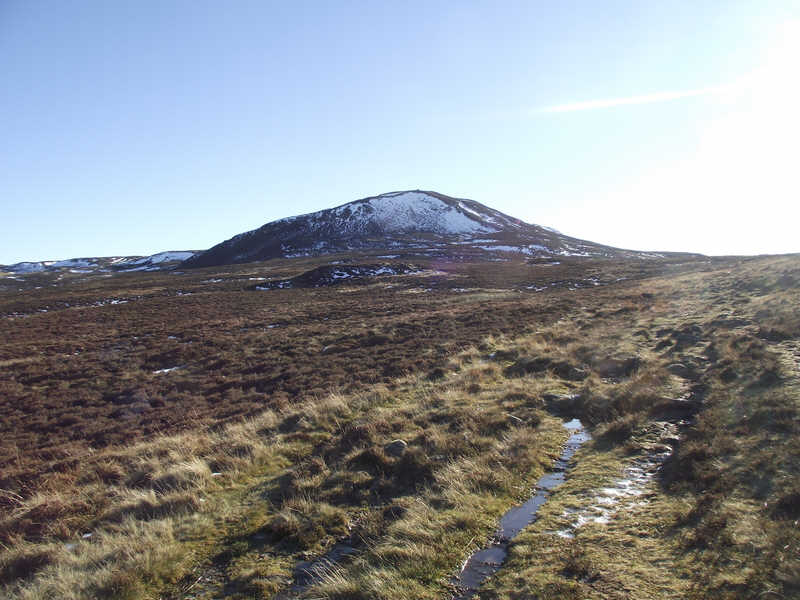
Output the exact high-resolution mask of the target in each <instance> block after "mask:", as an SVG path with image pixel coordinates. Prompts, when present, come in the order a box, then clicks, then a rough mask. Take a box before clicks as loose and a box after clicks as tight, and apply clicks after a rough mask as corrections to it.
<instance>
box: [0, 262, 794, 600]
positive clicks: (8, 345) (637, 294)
mask: <svg viewBox="0 0 800 600" xmlns="http://www.w3.org/2000/svg"><path fill="white" fill-rule="evenodd" d="M333 261H335V263H336V264H338V265H345V266H346V265H356V266H357V265H359V264H369V265H374V264H377V263H381V264H385V265H387V266H390V265H391V264H392V261H391V260H386V259H381V258H378V257H377V256H372V255H369V254H368V253H367V254H365V253H362V254H342V255H337V256H328V257H319V258H295V259H276V260H271V261H267V262H261V263H249V264H241V265H235V266H225V267H213V268H204V269H183V270H180V269H177V270H175V269H173V270H167V271H163V272H136V273H120V274H115V275H113V276H104V275H99V274H94V275H85V274H80V273H77V274H73V275H68V276H64V275H59V278H58V279H57V278H56V276H55V275H53V274H48V273H33V274H30V275H27V276H25V277H24V278H18V279H11V280H9V279H5V280H0V281H2V286H1V288H2V289H0V415H1V418H0V586H2V588H1V589H2V595H3V596H5V597H9V598H26V599H39V598H218V597H232V598H271V597H276V598H289V597H309V598H311V597H313V598H330V599H339V600H349V599H362V598H363V599H366V598H385V599H387V600H388V599H412V598H415V599H416V598H453V597H458V596H459V595H460V594H461V593H462V592H463V590H460V589H459V584H458V580H457V574H458V571H459V568H460V565H461V564H462V563H463V562H464V560H465V559H466V557H467V556H469V554H470V553H471V552H472V551H473V550H474V549H476V548H478V547H481V546H482V545H484V544H485V543H486V541H487V540H489V539H491V537H492V535H493V532H494V531H495V529H496V526H497V521H498V518H499V517H500V516H501V515H502V514H503V513H504V512H505V511H506V510H508V509H509V508H510V507H512V506H514V505H516V504H519V503H520V502H521V501H524V500H525V499H526V498H528V497H529V496H530V494H531V487H532V486H533V484H534V483H535V481H536V480H537V479H538V478H539V477H540V476H541V475H542V474H544V473H546V472H547V471H548V470H549V469H551V467H552V465H553V461H554V459H555V458H556V457H557V456H558V455H559V453H560V451H561V448H562V446H563V444H564V442H565V440H566V439H567V436H568V432H567V431H566V430H565V429H564V427H563V426H562V422H563V421H565V420H570V419H576V418H577V419H580V420H581V421H582V422H583V423H584V425H585V426H586V427H587V429H588V430H589V431H590V432H591V434H592V440H591V441H590V442H588V443H587V444H585V445H584V446H583V447H582V448H581V449H580V450H579V451H578V453H577V454H576V455H575V456H574V457H573V459H572V463H571V466H570V468H569V470H568V474H567V478H566V482H565V483H564V485H563V486H562V487H560V488H558V489H557V490H556V491H554V493H553V495H552V497H551V498H550V499H549V500H548V502H547V503H546V504H545V505H544V506H543V507H542V508H541V510H540V512H539V514H538V517H537V519H536V520H535V521H534V522H533V523H531V524H530V526H529V527H527V528H525V530H524V531H523V532H522V533H521V534H520V536H519V537H517V538H515V539H514V540H511V542H510V544H509V553H508V560H507V562H506V564H505V565H503V567H502V568H501V569H500V570H499V571H498V572H497V573H496V575H495V576H493V577H492V578H490V579H489V580H487V581H486V583H485V584H484V585H483V586H481V588H480V590H479V591H478V592H477V593H478V597H480V598H484V599H489V598H491V599H495V598H497V599H500V598H508V599H516V598H671V597H687V598H708V597H714V598H769V597H775V598H789V597H796V596H797V595H798V594H800V531H798V519H800V464H799V463H798V460H797V456H798V455H800V446H799V444H800V437H798V433H800V421H798V411H800V406H798V403H799V402H800V400H799V398H800V396H798V364H799V362H800V317H798V314H800V312H799V311H798V308H800V257H798V256H794V255H792V256H775V257H716V258H707V257H699V256H698V257H687V256H681V257H678V256H672V257H669V256H667V257H665V258H649V259H642V258H626V259H600V258H576V257H572V258H570V257H564V258H558V259H555V260H546V261H545V260H531V259H526V258H524V257H516V258H511V257H509V258H508V259H506V260H495V261H486V260H479V259H477V258H476V259H475V260H463V259H462V260H460V261H452V262H451V261H448V260H446V259H444V258H438V259H437V258H430V257H424V256H420V257H416V258H414V259H413V260H410V259H409V260H404V261H402V264H400V263H399V262H398V261H394V262H395V263H396V268H395V269H394V271H396V272H398V273H400V274H396V275H393V274H388V275H381V276H375V277H363V278H352V279H348V280H346V281H334V282H326V283H325V285H320V286H319V287H315V286H314V285H315V284H314V279H313V277H311V276H309V275H308V273H309V272H311V273H314V272H315V271H314V269H315V268H317V267H319V266H320V265H325V264H331V263H332V262H333ZM294 278H297V279H294ZM279 281H295V282H297V283H298V285H296V286H292V287H287V288H285V289H284V288H279V287H276V288H275V289H259V288H269V286H268V285H267V284H269V283H270V282H279ZM300 283H302V285H300ZM655 453H660V455H661V456H663V462H661V463H659V464H658V467H657V468H653V469H651V470H650V471H647V472H643V473H642V476H641V477H640V482H639V483H637V484H636V485H639V486H640V487H636V488H635V489H634V488H632V487H631V486H633V485H634V484H628V483H625V485H624V486H622V487H625V486H627V487H625V489H633V491H632V492H631V493H630V494H627V493H625V494H621V493H611V492H608V491H606V492H604V490H614V489H622V487H620V483H619V482H620V481H628V480H630V477H629V473H630V472H631V469H632V468H634V465H635V464H643V463H642V461H643V460H644V461H646V460H647V459H648V457H650V456H653V455H654V454H655ZM637 461H639V462H638V463H637ZM645 471H646V470H645ZM634 487H635V486H634ZM601 509H602V510H601ZM603 511H605V512H603ZM598 517H599V518H598ZM337 548H339V549H341V548H347V552H346V553H339V554H336V552H335V551H336V549H337ZM332 552H333V553H332ZM320 557H323V558H324V557H328V558H330V559H331V560H329V561H327V562H325V563H324V565H323V566H324V568H322V569H320V570H318V571H314V572H315V573H318V575H315V576H309V565H314V564H318V559H319V558H320Z"/></svg>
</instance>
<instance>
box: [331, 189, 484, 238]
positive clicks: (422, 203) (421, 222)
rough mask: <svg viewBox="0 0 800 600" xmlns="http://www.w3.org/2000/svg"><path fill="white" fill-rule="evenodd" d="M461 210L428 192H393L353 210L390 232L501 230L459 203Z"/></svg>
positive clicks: (345, 209) (345, 210)
mask: <svg viewBox="0 0 800 600" xmlns="http://www.w3.org/2000/svg"><path fill="white" fill-rule="evenodd" d="M458 208H460V209H461V210H460V211H459V210H458ZM458 208H456V207H454V206H450V205H449V204H447V203H445V202H443V201H442V200H440V199H439V198H435V197H434V196H430V195H428V194H426V193H424V192H393V193H391V194H384V195H382V196H377V197H375V198H371V199H369V200H367V201H366V202H365V203H364V204H361V205H360V206H358V207H357V208H356V207H353V209H355V210H357V211H358V212H360V213H362V214H363V217H362V215H359V214H358V213H357V216H358V217H362V218H365V219H368V220H371V221H374V222H376V223H378V224H379V225H380V226H381V227H382V228H383V229H385V230H388V231H419V230H423V231H433V232H436V233H478V232H481V233H488V232H492V231H498V230H499V229H496V228H492V227H487V226H486V225H483V224H481V223H480V220H481V218H482V216H481V215H479V214H478V213H476V212H475V211H471V210H469V211H465V209H464V206H463V204H462V203H459V205H458ZM370 209H371V210H370ZM335 210H336V211H337V215H344V214H348V213H350V212H352V211H351V209H350V208H349V207H347V206H344V207H339V208H338V209H335ZM466 212H468V213H469V215H468V214H465V213H466Z"/></svg>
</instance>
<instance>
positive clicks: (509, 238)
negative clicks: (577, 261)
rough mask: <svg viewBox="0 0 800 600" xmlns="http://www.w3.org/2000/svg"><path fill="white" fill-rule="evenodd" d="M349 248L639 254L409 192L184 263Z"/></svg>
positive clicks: (264, 229) (275, 225) (252, 235)
mask: <svg viewBox="0 0 800 600" xmlns="http://www.w3.org/2000/svg"><path fill="white" fill-rule="evenodd" d="M354 250H385V251H387V252H390V251H391V252H400V253H405V254H408V253H410V254H413V255H427V256H438V255H442V254H448V255H453V254H459V253H464V252H468V253H475V252H480V253H483V254H485V253H492V254H494V253H508V252H513V253H523V254H527V255H530V256H544V257H552V256H606V257H614V256H621V255H625V256H629V255H640V254H641V253H636V252H630V251H624V250H619V249H616V248H611V247H608V246H602V245H600V244H595V243H592V242H587V241H584V240H578V239H575V238H571V237H568V236H565V235H562V234H560V233H558V232H557V231H555V230H553V229H550V228H547V227H542V226H539V225H531V224H528V223H525V222H524V221H521V220H519V219H516V218H514V217H511V216H509V215H506V214H503V213H501V212H499V211H497V210H494V209H493V208H490V207H488V206H485V205H483V204H481V203H480V202H476V201H474V200H467V199H465V198H452V197H450V196H445V195H444V194H439V193H437V192H430V191H421V190H409V191H402V192H390V193H387V194H381V195H379V196H372V197H369V198H363V199H361V200H355V201H354V202H349V203H347V204H343V205H341V206H337V207H335V208H330V209H326V210H321V211H319V212H314V213H310V214H306V215H299V216H295V217H288V218H285V219H280V220H277V221H273V222H271V223H267V224H266V225H263V226H261V227H259V228H258V229H254V230H253V231H248V232H245V233H242V234H239V235H237V236H234V237H232V238H231V239H229V240H226V241H224V242H222V243H220V244H217V245H216V246H214V247H213V248H211V249H209V250H207V251H205V252H201V253H199V254H197V255H195V256H193V257H191V258H189V259H188V260H187V261H186V262H185V263H184V266H187V267H210V266H216V265H224V264H231V263H245V262H253V261H259V260H267V259H271V258H292V257H298V256H313V255H320V254H332V253H337V252H349V251H354Z"/></svg>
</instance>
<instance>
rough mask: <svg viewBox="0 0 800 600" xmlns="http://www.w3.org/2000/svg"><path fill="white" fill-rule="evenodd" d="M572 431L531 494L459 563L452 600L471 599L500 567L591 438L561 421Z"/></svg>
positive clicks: (577, 423) (573, 423) (578, 426)
mask: <svg viewBox="0 0 800 600" xmlns="http://www.w3.org/2000/svg"><path fill="white" fill-rule="evenodd" d="M564 427H566V428H567V429H569V430H570V431H572V435H570V437H569V439H568V440H567V443H566V444H565V446H564V450H563V451H562V452H561V455H560V456H559V457H558V459H556V461H555V463H554V464H553V467H552V470H551V472H549V473H546V474H544V475H543V476H542V477H540V478H539V480H538V481H537V482H536V485H535V486H534V490H535V493H534V494H533V496H531V498H530V499H529V500H528V501H527V502H525V503H524V504H521V505H519V506H515V507H514V508H512V509H510V510H509V511H508V512H507V513H506V514H504V515H503V516H502V517H501V518H500V525H499V527H498V529H497V531H496V532H495V534H494V536H493V537H492V541H491V542H490V544H489V545H488V546H486V547H485V548H482V549H480V550H478V551H477V552H475V553H473V554H472V555H471V556H470V557H469V558H468V559H467V560H466V561H465V562H464V564H463V565H462V567H461V572H460V573H459V574H458V576H456V577H455V578H454V579H453V584H454V585H455V586H456V588H457V589H458V590H459V593H458V594H456V595H455V596H454V600H466V599H467V598H471V597H472V596H473V595H474V594H475V592H476V591H477V590H478V588H479V587H480V585H481V584H482V583H483V582H484V581H486V580H487V579H488V578H489V577H491V576H492V575H494V574H495V573H496V572H497V571H499V570H500V567H501V566H502V565H503V563H504V562H505V560H506V557H507V556H508V545H509V543H510V542H511V540H513V539H514V538H515V537H516V536H517V535H519V532H520V531H522V530H523V529H524V528H525V527H527V526H528V525H530V524H531V523H532V522H533V520H534V518H535V517H536V513H537V512H538V510H539V508H540V507H541V506H542V505H543V504H544V503H545V502H547V499H548V497H549V496H550V492H551V491H552V490H554V489H555V488H557V487H558V486H559V485H561V484H562V483H564V480H565V479H566V470H567V466H568V465H569V461H570V460H571V459H572V456H573V455H574V454H575V452H577V451H578V448H580V447H581V444H583V443H584V442H587V441H588V440H590V439H591V436H590V435H589V433H588V432H587V431H585V430H584V428H583V425H582V424H581V422H580V421H578V420H577V419H573V420H572V421H568V422H566V423H564Z"/></svg>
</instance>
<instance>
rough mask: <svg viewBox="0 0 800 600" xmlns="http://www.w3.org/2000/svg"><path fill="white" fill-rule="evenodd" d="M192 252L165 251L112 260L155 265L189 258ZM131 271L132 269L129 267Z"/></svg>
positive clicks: (123, 262) (192, 254)
mask: <svg viewBox="0 0 800 600" xmlns="http://www.w3.org/2000/svg"><path fill="white" fill-rule="evenodd" d="M194 255H195V253H194V252H189V251H177V252H175V251H167V252H159V253H157V254H152V255H150V256H144V257H142V258H138V259H135V260H130V261H129V260H125V259H122V260H120V259H118V260H116V261H114V262H115V263H122V264H129V265H143V264H150V265H157V264H161V263H164V262H172V261H177V260H186V259H187V258H191V257H192V256H194ZM129 270H130V271H133V269H129Z"/></svg>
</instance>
